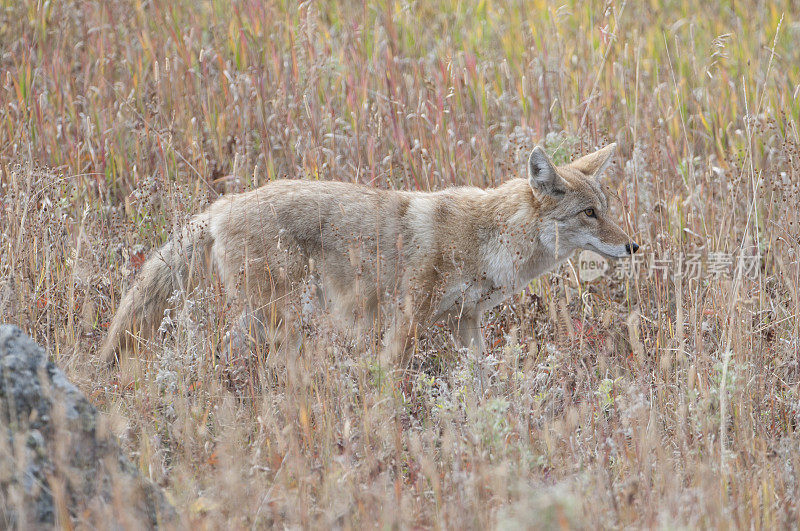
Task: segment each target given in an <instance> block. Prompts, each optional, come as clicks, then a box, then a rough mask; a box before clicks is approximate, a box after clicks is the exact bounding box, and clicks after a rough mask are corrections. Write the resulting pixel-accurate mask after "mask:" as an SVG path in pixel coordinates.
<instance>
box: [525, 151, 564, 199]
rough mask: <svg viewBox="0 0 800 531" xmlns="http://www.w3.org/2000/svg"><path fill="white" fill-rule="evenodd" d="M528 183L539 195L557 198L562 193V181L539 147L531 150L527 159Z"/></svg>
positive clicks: (548, 158)
mask: <svg viewBox="0 0 800 531" xmlns="http://www.w3.org/2000/svg"><path fill="white" fill-rule="evenodd" d="M528 183H529V184H530V185H531V188H533V191H534V192H536V193H539V194H545V195H552V196H559V195H562V194H563V193H564V180H563V179H562V178H561V176H560V175H559V174H558V171H556V167H555V166H553V163H552V162H550V157H548V156H547V153H545V152H544V150H543V149H542V148H541V147H540V146H536V147H535V148H533V151H531V154H530V156H529V157H528Z"/></svg>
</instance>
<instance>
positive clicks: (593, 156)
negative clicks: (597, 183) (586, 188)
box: [570, 143, 617, 179]
mask: <svg viewBox="0 0 800 531" xmlns="http://www.w3.org/2000/svg"><path fill="white" fill-rule="evenodd" d="M616 149H617V144H616V143H613V144H609V145H607V146H606V147H604V148H601V149H598V150H597V151H595V152H594V153H589V154H588V155H586V156H585V157H581V158H579V159H578V160H575V161H573V162H572V164H570V166H572V167H573V168H575V169H576V170H578V171H579V172H581V173H583V174H584V175H586V176H588V177H592V176H593V177H595V178H597V179H599V178H600V176H601V175H603V172H604V171H606V169H608V167H609V166H610V165H611V160H612V159H613V158H614V152H615V151H616Z"/></svg>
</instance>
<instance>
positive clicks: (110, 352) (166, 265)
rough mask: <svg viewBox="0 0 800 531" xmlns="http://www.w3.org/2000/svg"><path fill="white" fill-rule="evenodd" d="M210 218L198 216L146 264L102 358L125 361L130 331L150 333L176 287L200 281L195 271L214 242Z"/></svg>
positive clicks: (121, 309) (109, 361)
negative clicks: (197, 279)
mask: <svg viewBox="0 0 800 531" xmlns="http://www.w3.org/2000/svg"><path fill="white" fill-rule="evenodd" d="M210 219H211V218H210V215H209V214H208V213H203V214H199V215H197V216H195V217H194V218H193V219H192V220H191V221H190V222H189V223H188V224H187V225H186V227H184V228H183V229H182V230H181V232H180V234H179V235H178V236H173V237H171V238H170V240H169V241H168V242H167V243H165V244H164V245H163V246H162V247H161V248H160V249H159V250H158V251H156V252H154V253H153V254H152V255H151V256H150V257H149V258H148V259H147V261H145V263H144V265H142V269H141V271H139V274H138V275H137V276H136V280H134V282H133V284H132V285H131V287H130V288H129V289H128V291H127V292H126V293H125V295H123V297H122V300H121V301H120V303H119V307H118V308H117V313H116V314H115V315H114V318H113V319H112V321H111V325H110V326H109V327H108V335H107V336H106V339H105V341H104V342H103V345H102V346H101V348H100V358H101V359H102V360H103V361H105V362H106V363H107V364H109V365H112V364H114V363H115V362H117V361H121V360H122V359H123V356H124V353H125V352H126V351H127V350H129V349H130V348H131V347H132V337H131V334H130V333H136V332H139V333H141V334H142V335H143V336H145V337H147V336H150V335H152V334H153V333H154V332H155V330H156V329H157V328H158V326H159V325H160V321H161V316H162V315H163V313H164V309H165V308H166V307H167V301H168V299H169V297H170V296H171V295H172V293H173V292H174V291H175V290H176V289H188V288H189V287H190V285H192V284H195V283H196V277H198V276H199V275H196V274H194V273H195V272H196V271H197V270H198V269H199V268H201V267H205V266H206V265H207V261H208V254H209V250H210V248H211V244H212V243H213V237H212V236H211V233H210V232H209V222H210ZM193 277H194V278H193Z"/></svg>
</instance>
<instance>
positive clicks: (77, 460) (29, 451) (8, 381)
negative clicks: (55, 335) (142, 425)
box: [0, 325, 177, 529]
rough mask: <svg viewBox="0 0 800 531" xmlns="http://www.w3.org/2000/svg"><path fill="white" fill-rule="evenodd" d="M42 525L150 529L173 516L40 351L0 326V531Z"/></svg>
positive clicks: (15, 330)
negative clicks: (0, 530) (1, 530)
mask: <svg viewBox="0 0 800 531" xmlns="http://www.w3.org/2000/svg"><path fill="white" fill-rule="evenodd" d="M67 520H68V521H67ZM48 524H49V525H59V526H60V527H71V526H74V525H76V524H77V525H79V526H80V527H99V528H104V529H115V528H116V529H131V528H133V529H152V528H156V527H159V526H166V527H173V526H175V525H177V516H176V513H175V510H174V508H173V507H172V506H171V505H170V504H169V502H168V501H167V500H166V498H165V497H164V494H163V492H162V491H161V490H160V489H159V488H158V487H157V486H156V485H155V484H153V483H152V482H151V481H149V480H147V479H146V478H143V477H142V476H141V475H140V474H139V472H138V470H137V469H136V467H135V466H134V465H133V464H131V462H130V461H128V459H127V458H126V457H125V456H124V455H123V452H122V451H121V449H120V447H119V444H118V443H117V441H116V439H115V437H114V436H113V435H112V434H111V433H110V432H109V431H108V430H107V429H106V428H105V419H104V418H103V417H102V415H101V414H99V413H98V412H97V409H95V407H94V406H93V405H92V404H90V403H89V401H88V400H86V397H84V396H83V394H82V393H81V392H80V391H79V390H78V388H76V387H75V386H74V385H72V384H71V383H70V382H69V380H67V378H66V376H64V373H63V372H61V370H60V369H59V368H58V367H56V366H55V365H54V364H53V363H52V362H49V361H48V360H47V356H46V355H45V352H44V350H42V348H41V347H39V345H37V344H36V343H35V342H34V341H33V340H31V338H29V337H28V336H26V335H25V334H24V333H23V332H22V330H20V329H19V328H17V327H16V326H10V325H0V529H13V528H19V529H29V528H40V527H43V526H48Z"/></svg>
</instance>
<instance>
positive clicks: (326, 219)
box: [100, 144, 639, 368]
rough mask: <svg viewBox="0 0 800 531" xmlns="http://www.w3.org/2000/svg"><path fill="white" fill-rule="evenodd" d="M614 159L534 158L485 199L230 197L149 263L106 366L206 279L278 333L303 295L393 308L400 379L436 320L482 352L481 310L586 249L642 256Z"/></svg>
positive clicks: (302, 188) (467, 193)
mask: <svg viewBox="0 0 800 531" xmlns="http://www.w3.org/2000/svg"><path fill="white" fill-rule="evenodd" d="M615 147H616V145H615V144H611V145H608V146H606V147H604V148H602V149H600V150H598V151H596V152H594V153H592V154H590V155H586V156H584V157H582V158H580V159H578V160H575V161H574V162H572V163H570V164H566V165H563V166H559V167H556V166H555V165H554V164H553V163H552V161H551V160H550V158H549V157H548V156H547V154H546V153H545V151H544V150H543V149H542V148H541V147H538V146H537V147H536V148H534V149H533V151H532V152H531V153H530V156H529V157H528V163H527V179H525V178H515V179H511V180H509V181H508V182H506V183H505V184H503V185H501V186H499V187H497V188H491V189H487V190H483V189H479V188H475V187H455V188H448V189H445V190H442V191H438V192H407V191H390V190H380V189H376V188H371V187H368V186H363V185H360V184H350V183H344V182H323V181H308V180H277V181H273V182H270V183H269V184H266V185H264V186H262V187H260V188H258V189H256V190H252V191H250V192H245V193H241V194H233V195H228V196H225V197H222V198H220V199H219V200H217V201H216V202H214V203H213V204H212V205H211V206H210V207H209V208H208V209H207V210H206V211H204V212H203V213H201V214H198V215H197V216H195V217H194V218H192V220H191V221H190V222H189V223H188V224H187V226H186V227H185V228H183V230H182V231H181V232H180V234H178V235H176V236H173V237H172V238H171V240H170V241H168V242H167V243H166V244H165V245H164V246H163V247H161V249H159V250H158V251H157V252H155V253H154V254H153V255H152V256H151V257H150V258H149V259H148V260H147V261H146V262H145V263H144V265H143V266H142V269H141V271H140V272H139V274H138V277H137V278H136V280H135V281H134V283H133V286H132V287H131V288H130V289H129V290H128V291H127V293H126V294H125V295H124V296H123V297H122V301H121V302H120V305H119V309H118V311H117V313H116V315H115V316H114V319H113V321H112V322H111V325H110V328H109V332H108V336H107V338H106V340H105V342H104V344H103V346H102V347H101V352H100V355H101V357H102V358H103V359H105V360H106V361H108V362H109V363H114V362H115V361H116V360H117V357H118V354H120V353H121V352H124V351H125V350H126V349H128V348H129V347H130V345H131V337H132V334H131V332H134V331H136V332H140V333H142V334H151V333H152V332H153V331H154V329H155V328H157V327H158V326H159V321H160V319H161V316H162V314H163V311H164V309H165V308H166V306H167V300H168V299H169V298H170V296H171V295H172V293H173V292H174V291H175V290H176V289H188V288H190V287H191V286H192V285H196V283H197V281H198V280H199V279H200V277H202V276H203V274H204V272H207V271H209V270H212V271H216V274H217V275H218V277H219V279H220V280H221V283H222V285H223V286H224V288H225V292H226V294H227V296H228V297H229V298H230V297H233V298H234V300H238V301H241V303H243V304H242V305H243V307H244V308H245V314H246V315H249V316H251V317H253V316H255V318H256V320H259V321H260V322H261V323H272V324H273V326H275V324H276V323H280V322H283V321H282V320H283V319H285V318H286V317H287V315H286V314H287V311H286V310H287V306H286V305H287V301H289V300H291V299H292V297H293V296H295V297H296V296H298V294H300V293H311V294H312V296H313V298H314V300H316V301H318V302H319V303H320V304H322V305H324V306H326V307H331V308H332V309H333V310H335V311H336V312H337V313H338V314H339V315H342V316H345V317H347V318H348V319H355V320H361V319H367V320H369V319H370V318H372V319H375V318H377V316H378V315H379V312H380V311H382V310H383V309H386V308H391V309H394V312H393V313H392V315H393V317H391V318H390V319H389V320H388V321H389V323H390V325H389V327H388V328H389V329H388V332H387V334H386V335H385V336H384V343H385V347H383V350H382V354H381V356H382V359H384V360H386V361H387V362H389V363H394V364H396V365H398V366H399V368H405V367H407V365H408V363H409V360H410V351H411V350H412V349H411V348H410V347H411V345H412V344H413V338H414V337H415V334H416V333H417V329H418V328H424V327H425V326H427V325H430V324H432V323H434V322H439V321H441V322H444V323H446V324H447V325H448V326H449V327H450V329H451V331H452V332H453V335H454V337H455V339H456V342H457V344H458V345H459V346H463V347H468V348H471V349H474V350H476V351H477V352H478V353H480V352H483V349H484V340H483V335H482V334H481V316H482V314H483V313H484V311H486V310H488V309H491V308H492V307H494V306H496V305H497V304H499V303H500V302H502V301H504V300H505V299H507V298H509V297H510V296H511V295H513V294H514V293H517V292H519V291H521V290H522V289H523V288H524V287H525V286H526V285H527V284H528V283H529V282H530V281H531V280H533V279H534V278H535V277H537V276H538V275H541V274H543V273H545V272H547V271H550V270H552V269H553V268H554V267H556V266H557V265H558V264H559V263H561V262H563V261H564V260H566V259H567V258H568V257H569V256H570V255H571V254H572V253H573V251H575V250H576V249H591V250H593V251H596V252H598V253H600V254H602V255H604V256H606V257H610V258H622V257H625V256H628V255H630V254H632V253H635V252H636V251H637V250H638V248H639V246H638V245H637V244H636V243H634V242H633V241H632V240H631V239H630V238H629V237H628V236H627V235H626V234H625V232H623V231H622V229H620V227H619V226H617V224H615V223H614V222H613V221H612V220H611V219H610V218H609V210H608V200H607V198H606V194H605V193H604V191H603V188H602V186H601V184H600V181H599V178H600V176H601V174H602V173H603V172H604V171H605V169H606V168H607V166H608V165H609V164H610V162H611V158H612V156H613V154H614V150H615ZM359 312H361V314H359ZM381 315H383V314H381ZM362 322H363V321H362ZM264 326H266V325H264Z"/></svg>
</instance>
